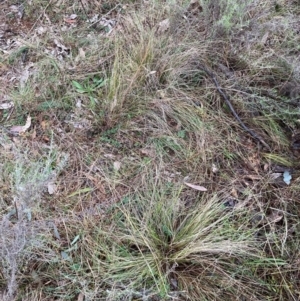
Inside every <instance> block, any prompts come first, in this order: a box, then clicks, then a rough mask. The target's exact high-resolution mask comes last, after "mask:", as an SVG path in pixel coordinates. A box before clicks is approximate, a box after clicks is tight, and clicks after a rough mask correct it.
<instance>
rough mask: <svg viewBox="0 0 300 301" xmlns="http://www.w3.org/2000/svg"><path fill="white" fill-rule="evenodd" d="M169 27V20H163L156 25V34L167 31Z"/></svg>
mask: <svg viewBox="0 0 300 301" xmlns="http://www.w3.org/2000/svg"><path fill="white" fill-rule="evenodd" d="M169 27H170V20H169V19H165V20H163V21H161V22H159V23H158V29H157V33H164V32H166V31H167V30H168V29H169Z"/></svg>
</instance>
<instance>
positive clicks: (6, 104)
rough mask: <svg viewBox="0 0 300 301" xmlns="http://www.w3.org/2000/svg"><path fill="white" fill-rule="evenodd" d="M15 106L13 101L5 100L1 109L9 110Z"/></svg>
mask: <svg viewBox="0 0 300 301" xmlns="http://www.w3.org/2000/svg"><path fill="white" fill-rule="evenodd" d="M13 107H14V103H13V102H12V101H10V102H5V103H1V104H0V110H7V109H11V108H13Z"/></svg>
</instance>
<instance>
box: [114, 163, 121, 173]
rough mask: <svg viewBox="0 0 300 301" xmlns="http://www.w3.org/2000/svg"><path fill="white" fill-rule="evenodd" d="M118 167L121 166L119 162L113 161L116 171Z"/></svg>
mask: <svg viewBox="0 0 300 301" xmlns="http://www.w3.org/2000/svg"><path fill="white" fill-rule="evenodd" d="M120 167H121V162H119V161H115V162H114V170H115V171H118V170H119V169H120Z"/></svg>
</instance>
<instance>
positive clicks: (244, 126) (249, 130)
mask: <svg viewBox="0 0 300 301" xmlns="http://www.w3.org/2000/svg"><path fill="white" fill-rule="evenodd" d="M200 68H201V69H202V70H203V71H204V72H205V73H206V74H207V75H208V76H209V77H210V78H211V79H212V81H213V83H214V85H215V86H216V88H217V90H218V92H219V94H220V95H221V96H222V98H223V99H224V100H225V102H226V104H227V105H228V107H229V109H230V111H231V113H232V114H233V116H234V117H235V119H236V120H237V121H238V123H239V124H240V125H241V127H242V128H243V129H244V130H245V131H246V132H248V133H249V134H250V135H251V136H252V137H253V138H255V139H257V140H258V141H259V142H261V144H263V145H264V146H265V147H266V148H267V149H268V150H270V149H271V148H270V146H269V145H268V144H267V143H266V142H265V141H264V140H263V139H262V138H261V137H260V136H259V135H257V134H256V133H255V132H254V131H253V130H251V129H249V128H248V127H247V126H246V125H245V123H244V122H243V121H242V120H241V118H240V116H239V115H238V114H237V112H236V111H235V109H234V107H233V105H232V104H231V102H230V100H229V98H228V97H227V95H226V94H225V93H224V92H223V90H222V88H221V87H220V85H219V83H218V81H217V79H216V77H215V75H214V74H213V73H212V72H210V71H208V70H207V69H206V68H205V67H204V66H202V65H201V66H200Z"/></svg>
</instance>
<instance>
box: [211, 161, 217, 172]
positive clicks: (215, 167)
mask: <svg viewBox="0 0 300 301" xmlns="http://www.w3.org/2000/svg"><path fill="white" fill-rule="evenodd" d="M211 170H212V172H213V173H217V172H218V171H219V169H218V167H217V166H216V164H214V163H213V164H212V167H211Z"/></svg>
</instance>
